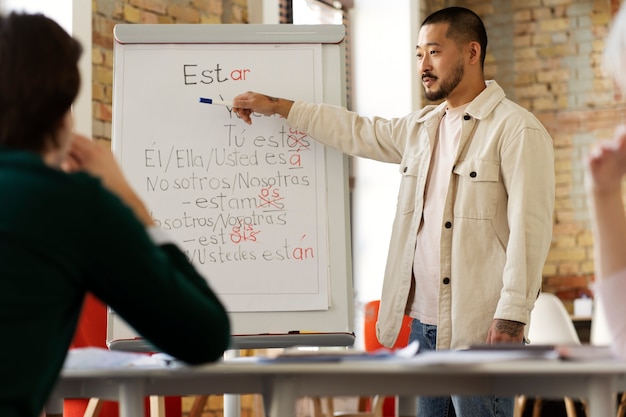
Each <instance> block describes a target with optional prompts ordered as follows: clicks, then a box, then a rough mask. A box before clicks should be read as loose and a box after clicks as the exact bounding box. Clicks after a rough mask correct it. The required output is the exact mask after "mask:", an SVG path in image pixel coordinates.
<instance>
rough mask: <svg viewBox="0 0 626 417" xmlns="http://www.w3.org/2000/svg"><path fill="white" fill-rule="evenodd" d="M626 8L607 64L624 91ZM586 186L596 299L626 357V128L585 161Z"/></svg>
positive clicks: (610, 42)
mask: <svg viewBox="0 0 626 417" xmlns="http://www.w3.org/2000/svg"><path fill="white" fill-rule="evenodd" d="M625 65H626V7H622V8H621V10H620V11H619V13H618V14H617V16H616V18H615V20H614V21H613V24H612V27H611V30H610V32H609V35H608V37H607V41H606V49H605V52H604V66H605V69H606V70H607V71H608V73H609V74H610V75H611V76H612V77H613V78H614V80H615V81H616V83H617V86H618V88H619V89H620V90H621V91H622V92H626V72H625V71H624V68H625ZM586 168H587V175H586V186H587V191H588V198H589V207H590V211H591V226H592V231H593V237H594V251H595V262H596V286H595V290H596V297H597V298H598V299H599V300H600V303H599V304H600V305H601V306H602V308H604V310H605V312H606V319H607V324H608V328H609V331H610V334H611V338H612V342H613V343H612V348H613V351H614V353H615V354H616V355H617V356H619V357H621V358H626V321H625V320H624V317H625V316H626V303H624V296H625V295H626V217H625V215H624V204H623V201H622V182H623V179H624V174H625V173H626V126H619V127H617V129H616V130H615V135H614V137H613V139H610V140H607V141H604V142H602V143H600V144H598V145H596V146H595V147H594V148H593V149H592V151H591V153H590V156H589V158H588V159H587V167H586Z"/></svg>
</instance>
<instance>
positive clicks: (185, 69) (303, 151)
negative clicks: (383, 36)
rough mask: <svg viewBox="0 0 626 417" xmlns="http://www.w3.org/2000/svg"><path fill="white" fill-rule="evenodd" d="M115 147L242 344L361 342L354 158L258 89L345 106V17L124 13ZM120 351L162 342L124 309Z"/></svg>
mask: <svg viewBox="0 0 626 417" xmlns="http://www.w3.org/2000/svg"><path fill="white" fill-rule="evenodd" d="M114 35H115V46H114V82H113V134H112V140H113V150H114V153H115V154H116V157H117V158H118V160H119V161H120V164H121V166H122V169H123V170H124V172H125V173H126V175H127V176H128V178H129V180H130V181H131V183H132V185H133V186H134V188H135V189H136V190H138V192H139V194H140V195H141V197H142V198H143V199H144V200H145V201H146V203H147V205H148V207H150V208H151V210H152V215H153V218H154V219H155V221H156V222H157V224H159V225H160V226H161V228H162V229H164V230H166V231H167V232H168V233H169V234H170V236H172V237H173V238H174V240H175V241H176V242H177V243H178V244H179V245H180V247H182V248H183V250H185V252H186V254H187V255H188V257H189V258H190V259H191V260H192V263H193V264H194V265H195V266H196V268H197V269H198V270H200V271H201V272H202V273H203V275H204V276H205V277H207V280H208V282H209V284H210V285H211V286H212V288H214V289H215V290H216V292H217V293H218V294H219V295H220V298H221V299H222V300H223V301H224V303H225V305H226V307H227V309H228V311H229V313H230V316H231V321H232V329H233V340H234V342H233V347H234V348H264V347H287V346H294V345H315V346H348V345H352V344H353V342H354V334H353V294H352V271H351V253H350V227H349V224H350V222H349V191H348V160H347V157H346V156H345V155H342V154H341V153H339V152H337V151H334V150H331V149H329V148H326V147H324V146H322V145H320V144H318V143H317V142H315V140H314V139H313V138H311V137H309V136H308V135H307V134H306V133H305V132H297V131H294V130H293V129H291V128H290V127H289V126H288V124H287V123H286V121H285V120H284V119H282V118H280V117H277V116H273V117H262V116H259V115H255V117H254V122H253V124H252V126H249V125H246V124H245V123H243V122H242V121H241V120H239V119H238V118H237V117H236V116H235V115H234V113H233V112H232V109H231V108H229V107H228V106H222V105H214V104H207V103H206V100H204V101H205V102H204V103H203V102H201V100H199V99H200V98H201V97H205V98H210V99H212V100H216V101H223V102H229V101H232V99H233V97H234V96H236V95H237V94H240V93H242V92H245V91H248V90H251V91H259V92H264V93H266V94H269V95H272V96H277V97H285V98H290V99H293V100H299V99H300V100H306V101H312V102H326V103H330V104H337V105H344V104H345V64H344V45H343V43H342V41H343V38H344V28H343V26H341V25H298V26H296V25H186V24H176V25H173V24H172V25H152V24H132V25H129V24H121V25H117V26H116V27H115V30H114ZM107 344H108V346H109V348H111V349H123V350H144V351H145V350H151V349H150V346H149V345H148V344H146V342H145V341H143V340H142V339H141V338H138V335H137V333H136V332H135V331H134V329H132V328H131V327H130V326H128V325H127V324H126V323H125V322H124V321H123V320H122V319H121V318H120V317H118V316H117V315H116V314H115V312H114V311H110V312H109V317H108V328H107Z"/></svg>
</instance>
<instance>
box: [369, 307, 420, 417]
mask: <svg viewBox="0 0 626 417" xmlns="http://www.w3.org/2000/svg"><path fill="white" fill-rule="evenodd" d="M379 308H380V300H374V301H370V302H369V303H367V304H365V324H364V327H363V338H364V340H363V343H364V345H365V350H366V351H367V352H374V351H376V350H378V349H381V348H384V346H383V345H381V344H380V342H379V341H378V338H377V337H376V322H377V321H378V309H379ZM410 332H411V317H409V316H404V319H403V320H402V327H401V328H400V334H399V335H398V339H397V340H396V343H395V344H394V345H393V347H392V348H391V349H393V350H396V349H402V348H403V347H406V346H407V345H408V344H409V333H410ZM369 407H371V405H369ZM395 415H396V399H395V397H385V399H384V401H383V417H394V416H395Z"/></svg>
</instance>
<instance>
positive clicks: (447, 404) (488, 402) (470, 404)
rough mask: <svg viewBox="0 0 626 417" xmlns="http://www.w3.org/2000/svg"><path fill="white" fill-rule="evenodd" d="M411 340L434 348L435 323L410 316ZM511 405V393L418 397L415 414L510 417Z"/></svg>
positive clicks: (433, 416) (427, 415) (449, 416)
mask: <svg viewBox="0 0 626 417" xmlns="http://www.w3.org/2000/svg"><path fill="white" fill-rule="evenodd" d="M414 340H417V341H418V342H419V350H420V351H424V350H435V346H436V341H437V326H434V325H431V324H422V323H421V322H420V321H419V320H416V319H413V320H412V321H411V334H410V335H409V343H410V342H413V341H414ZM513 406H514V398H512V397H496V396H485V397H479V396H472V397H469V396H467V397H461V396H458V395H453V396H452V397H418V398H417V417H512V416H513Z"/></svg>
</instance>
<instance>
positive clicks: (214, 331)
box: [0, 149, 230, 417]
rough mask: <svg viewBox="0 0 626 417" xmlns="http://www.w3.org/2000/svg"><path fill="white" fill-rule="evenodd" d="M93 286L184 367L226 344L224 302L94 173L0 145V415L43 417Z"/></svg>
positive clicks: (218, 353)
mask: <svg viewBox="0 0 626 417" xmlns="http://www.w3.org/2000/svg"><path fill="white" fill-rule="evenodd" d="M87 292H91V293H93V294H94V295H95V296H96V297H98V298H100V300H102V301H103V302H104V303H106V304H108V305H109V306H110V307H112V308H113V309H114V310H115V311H116V312H117V313H118V314H119V315H120V316H122V317H123V318H124V319H125V320H126V321H127V322H128V323H129V324H130V325H132V326H133V327H134V328H135V329H136V330H137V331H138V332H139V333H140V334H142V335H143V336H144V337H145V338H147V339H148V340H150V341H151V342H152V343H153V344H154V345H155V346H156V347H158V348H159V349H160V350H162V351H164V352H167V353H169V354H171V355H173V356H175V357H177V358H179V359H181V360H183V361H186V362H188V363H201V362H208V361H214V360H216V359H218V358H219V357H220V356H221V355H222V353H223V352H224V350H225V349H226V348H227V347H228V344H229V341H230V326H229V321H228V316H227V313H226V311H225V309H224V307H223V306H222V304H221V303H220V301H219V300H218V298H217V297H216V295H215V294H214V293H213V291H212V290H211V289H210V288H209V286H208V285H207V282H206V281H205V279H204V278H203V277H202V276H200V275H199V274H198V273H197V272H196V270H195V269H194V268H193V266H192V265H191V264H190V263H189V262H188V260H187V258H186V256H185V255H184V253H182V252H181V251H180V250H179V249H178V248H177V247H176V246H174V245H173V244H165V245H156V244H155V243H154V242H153V241H152V240H151V238H150V237H149V236H148V234H147V233H146V230H145V227H144V226H143V225H142V224H141V223H140V222H139V221H138V220H137V219H136V218H135V216H134V214H133V213H132V212H131V210H130V209H129V208H128V207H127V206H125V205H124V204H123V203H122V202H121V201H120V200H119V199H118V198H117V197H116V196H114V195H113V194H111V193H110V192H108V191H107V190H106V189H104V188H103V186H102V185H101V183H100V181H99V180H98V179H96V178H94V177H92V176H89V175H87V174H82V173H81V174H69V175H68V174H66V173H64V172H62V171H58V170H55V169H51V168H49V167H48V166H46V165H45V164H44V163H43V161H42V159H41V157H40V156H38V155H36V154H34V153H30V152H22V151H13V150H7V149H0V334H1V335H2V336H1V337H2V342H1V343H0V361H2V365H0V381H2V388H1V389H0V416H2V417H17V416H19V417H31V416H32V417H35V416H37V415H38V414H39V412H40V411H41V409H42V407H43V405H44V402H45V401H46V399H47V397H48V394H49V393H50V391H51V389H52V386H53V384H54V382H55V380H56V378H57V375H58V374H59V371H60V369H61V367H62V365H63V361H64V358H65V355H66V352H67V349H68V346H69V345H70V342H71V340H72V337H73V334H74V330H75V327H76V324H77V321H78V317H79V313H80V310H81V305H82V302H83V299H84V297H85V294H86V293H87Z"/></svg>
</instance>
